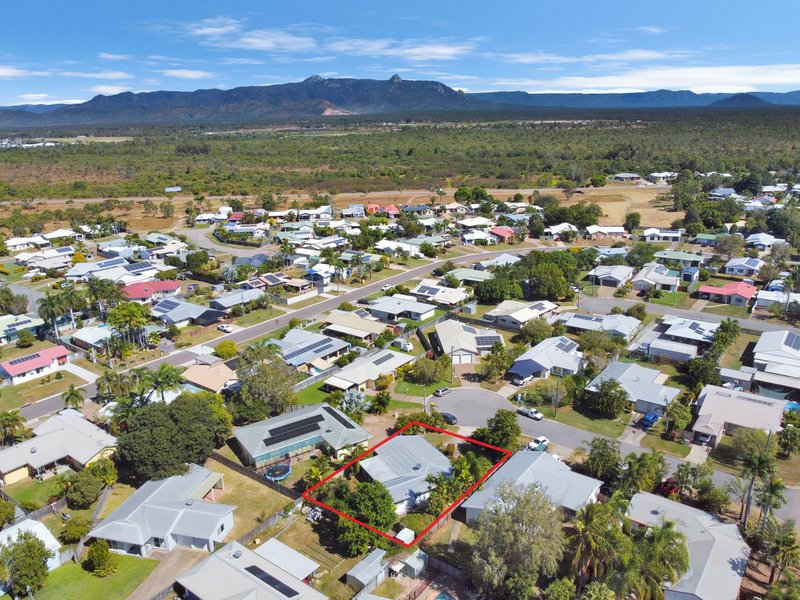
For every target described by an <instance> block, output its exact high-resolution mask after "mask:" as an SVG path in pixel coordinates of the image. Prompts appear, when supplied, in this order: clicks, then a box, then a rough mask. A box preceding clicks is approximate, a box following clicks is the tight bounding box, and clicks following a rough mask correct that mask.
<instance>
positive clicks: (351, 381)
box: [325, 350, 414, 392]
mask: <svg viewBox="0 0 800 600" xmlns="http://www.w3.org/2000/svg"><path fill="white" fill-rule="evenodd" d="M410 362H414V357H413V356H411V355H409V354H402V353H400V352H394V351H393V350H383V351H382V352H379V353H378V354H373V355H371V356H362V357H360V358H357V359H356V360H354V361H353V362H351V363H350V364H349V365H347V366H346V367H344V368H343V369H342V370H340V371H339V372H338V373H336V375H334V376H333V377H328V379H326V380H325V387H326V388H328V389H331V390H342V391H347V390H351V389H357V390H360V391H362V392H363V391H364V390H366V389H367V386H368V385H372V384H373V383H374V382H375V380H376V379H378V377H380V376H381V375H393V374H394V372H395V371H396V370H397V369H399V368H400V367H402V366H403V365H407V364H408V363H410Z"/></svg>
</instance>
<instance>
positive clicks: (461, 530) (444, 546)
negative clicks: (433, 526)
mask: <svg viewBox="0 0 800 600" xmlns="http://www.w3.org/2000/svg"><path fill="white" fill-rule="evenodd" d="M455 527H458V532H457V535H456V539H455V542H454V543H453V545H452V548H451V547H450V538H451V537H452V532H453V528H455ZM474 543H475V532H474V530H472V529H470V528H469V527H467V526H466V525H464V524H463V523H460V522H458V521H456V520H454V519H450V521H449V522H448V524H447V525H445V526H444V527H442V528H441V529H440V530H439V531H437V532H436V533H434V534H433V535H431V536H427V539H423V540H422V542H420V547H421V548H422V550H423V551H424V552H426V553H427V554H429V555H431V556H433V557H436V558H440V559H442V560H445V561H447V562H448V563H449V564H451V565H464V564H466V563H467V561H468V560H469V557H470V555H471V553H472V546H473V544H474ZM451 550H452V551H451Z"/></svg>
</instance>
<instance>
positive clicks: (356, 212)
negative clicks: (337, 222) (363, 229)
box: [342, 204, 366, 219]
mask: <svg viewBox="0 0 800 600" xmlns="http://www.w3.org/2000/svg"><path fill="white" fill-rule="evenodd" d="M365 216H366V212H365V210H364V205H363V204H351V205H349V206H348V207H347V208H343V209H342V217H349V218H351V219H363V218H364V217H365Z"/></svg>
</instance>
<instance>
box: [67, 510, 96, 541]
mask: <svg viewBox="0 0 800 600" xmlns="http://www.w3.org/2000/svg"><path fill="white" fill-rule="evenodd" d="M93 525H94V523H92V520H91V519H89V518H88V517H80V516H77V517H72V518H71V519H70V520H69V521H67V522H66V523H64V529H62V530H61V535H60V536H59V537H60V538H61V541H62V542H64V543H65V544H76V543H78V541H79V540H80V539H81V538H83V537H85V536H86V534H87V533H89V531H91V529H92V527H93Z"/></svg>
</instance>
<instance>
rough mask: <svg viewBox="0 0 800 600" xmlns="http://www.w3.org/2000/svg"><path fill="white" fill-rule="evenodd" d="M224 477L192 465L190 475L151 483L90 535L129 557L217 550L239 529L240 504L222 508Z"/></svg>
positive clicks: (135, 493) (103, 521)
mask: <svg viewBox="0 0 800 600" xmlns="http://www.w3.org/2000/svg"><path fill="white" fill-rule="evenodd" d="M223 489H224V483H223V480H222V475H220V474H219V473H214V472H212V471H209V470H208V469H206V468H204V467H200V466H198V465H189V471H188V472H187V473H186V474H184V475H176V476H174V477H167V478H166V479H160V480H158V481H148V482H147V483H145V484H144V485H142V486H141V487H140V488H139V489H137V490H136V491H135V492H133V494H132V495H131V496H130V497H129V498H128V499H127V500H125V501H124V502H123V503H122V504H121V505H120V506H119V508H117V509H116V510H114V511H113V512H112V513H111V514H110V515H108V516H107V517H106V518H105V519H103V520H102V521H100V522H99V523H98V524H97V525H95V527H94V529H92V530H91V531H90V532H89V537H91V538H94V539H98V540H106V541H107V542H108V545H109V547H110V548H111V549H112V550H114V551H116V552H121V553H124V554H134V555H139V556H147V554H149V553H150V551H151V550H153V549H155V548H158V549H160V550H166V551H167V552H169V551H170V550H172V549H173V548H175V547H177V546H183V547H186V548H200V549H202V550H207V551H209V552H213V551H214V544H215V543H218V542H222V541H223V540H224V539H225V537H226V536H227V535H228V534H229V533H230V531H231V530H232V529H233V511H234V510H235V508H236V507H235V506H229V505H227V504H216V503H215V502H214V499H215V498H216V497H217V495H219V494H220V493H221V491H222V490H223Z"/></svg>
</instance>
